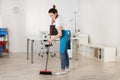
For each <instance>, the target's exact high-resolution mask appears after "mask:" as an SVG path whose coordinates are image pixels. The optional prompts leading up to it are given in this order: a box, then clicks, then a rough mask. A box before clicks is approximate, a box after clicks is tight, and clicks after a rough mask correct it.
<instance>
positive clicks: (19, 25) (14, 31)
mask: <svg viewBox="0 0 120 80" xmlns="http://www.w3.org/2000/svg"><path fill="white" fill-rule="evenodd" d="M14 7H19V13H17V14H15V13H14V12H13V8H14ZM1 14H2V21H3V26H4V27H7V28H8V31H9V42H10V52H12V53H13V52H15V53H16V52H25V51H26V39H25V29H26V28H25V0H1Z"/></svg>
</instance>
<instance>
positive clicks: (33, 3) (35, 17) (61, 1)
mask: <svg viewBox="0 0 120 80" xmlns="http://www.w3.org/2000/svg"><path fill="white" fill-rule="evenodd" d="M77 1H78V0H74V1H73V0H50V1H49V0H26V14H27V15H26V19H27V20H26V21H27V29H26V30H27V31H26V32H27V34H29V33H31V34H38V33H39V32H40V31H45V30H47V31H48V30H49V24H50V17H49V15H48V10H49V9H50V8H52V5H53V4H55V5H56V7H57V9H58V12H59V14H61V15H62V16H64V19H65V21H66V23H67V26H70V27H71V29H72V30H74V20H73V21H72V22H70V20H71V19H74V12H75V11H76V10H78V9H77V8H78V3H77ZM68 2H69V3H68Z"/></svg>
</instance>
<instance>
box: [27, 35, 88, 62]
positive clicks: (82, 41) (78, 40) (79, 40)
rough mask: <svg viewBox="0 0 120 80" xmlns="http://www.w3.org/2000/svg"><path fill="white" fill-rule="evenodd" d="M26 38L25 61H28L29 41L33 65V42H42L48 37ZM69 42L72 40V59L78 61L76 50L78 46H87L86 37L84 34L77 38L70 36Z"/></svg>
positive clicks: (29, 36)
mask: <svg viewBox="0 0 120 80" xmlns="http://www.w3.org/2000/svg"><path fill="white" fill-rule="evenodd" d="M26 37H27V60H29V43H30V41H31V63H33V48H34V46H33V45H34V41H36V40H38V41H43V40H48V39H49V35H48V36H46V38H45V37H44V35H28V36H26ZM71 40H72V46H71V47H72V49H71V50H72V51H71V54H72V53H75V54H74V56H73V57H74V58H75V59H76V60H78V48H79V44H88V35H84V34H79V36H76V37H73V36H71ZM57 41H59V39H57Z"/></svg>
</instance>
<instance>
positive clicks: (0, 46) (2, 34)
mask: <svg viewBox="0 0 120 80" xmlns="http://www.w3.org/2000/svg"><path fill="white" fill-rule="evenodd" d="M8 44H9V42H8V30H7V28H0V56H1V55H3V53H6V54H7V53H9V45H8Z"/></svg>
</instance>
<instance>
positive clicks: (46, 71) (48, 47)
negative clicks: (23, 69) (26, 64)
mask: <svg viewBox="0 0 120 80" xmlns="http://www.w3.org/2000/svg"><path fill="white" fill-rule="evenodd" d="M52 27H53V26H52V25H51V26H50V38H51V34H52ZM51 45H52V44H51ZM51 45H50V43H49V44H48V45H45V47H47V52H46V53H47V60H46V67H45V70H42V71H40V73H39V74H41V75H52V71H48V70H47V65H48V57H49V49H50V46H51Z"/></svg>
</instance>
